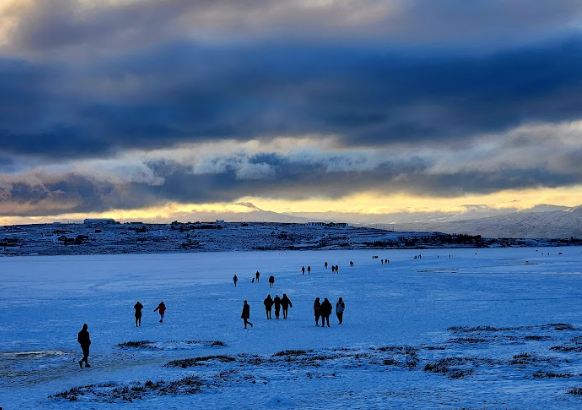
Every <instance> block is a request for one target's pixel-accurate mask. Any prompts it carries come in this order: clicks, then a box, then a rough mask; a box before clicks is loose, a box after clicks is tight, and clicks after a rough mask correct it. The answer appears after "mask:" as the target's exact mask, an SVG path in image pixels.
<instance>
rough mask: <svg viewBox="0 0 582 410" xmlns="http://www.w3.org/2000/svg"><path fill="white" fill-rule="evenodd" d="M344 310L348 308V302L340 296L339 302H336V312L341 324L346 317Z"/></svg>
mask: <svg viewBox="0 0 582 410" xmlns="http://www.w3.org/2000/svg"><path fill="white" fill-rule="evenodd" d="M344 310H346V304H345V303H344V301H343V300H342V298H339V300H338V301H337V303H336V304H335V314H336V316H337V320H339V324H340V325H341V324H342V322H343V319H344Z"/></svg>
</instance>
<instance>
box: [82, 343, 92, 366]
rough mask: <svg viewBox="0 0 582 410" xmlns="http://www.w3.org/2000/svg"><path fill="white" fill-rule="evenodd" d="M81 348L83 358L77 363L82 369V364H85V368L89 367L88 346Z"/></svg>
mask: <svg viewBox="0 0 582 410" xmlns="http://www.w3.org/2000/svg"><path fill="white" fill-rule="evenodd" d="M81 348H82V349H83V358H82V359H81V360H80V361H79V365H81V367H83V365H82V362H85V367H91V366H90V365H89V362H88V360H89V346H81Z"/></svg>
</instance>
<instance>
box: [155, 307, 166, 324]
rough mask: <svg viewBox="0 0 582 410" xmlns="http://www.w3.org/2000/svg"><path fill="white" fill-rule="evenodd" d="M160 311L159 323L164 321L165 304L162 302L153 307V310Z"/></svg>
mask: <svg viewBox="0 0 582 410" xmlns="http://www.w3.org/2000/svg"><path fill="white" fill-rule="evenodd" d="M157 311H159V312H160V323H164V313H166V305H165V304H164V302H160V304H159V305H158V307H157V308H155V309H154V312H157Z"/></svg>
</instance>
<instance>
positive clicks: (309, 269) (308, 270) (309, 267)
mask: <svg viewBox="0 0 582 410" xmlns="http://www.w3.org/2000/svg"><path fill="white" fill-rule="evenodd" d="M307 274H308V275H311V266H308V267H307Z"/></svg>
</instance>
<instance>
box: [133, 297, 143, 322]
mask: <svg viewBox="0 0 582 410" xmlns="http://www.w3.org/2000/svg"><path fill="white" fill-rule="evenodd" d="M133 308H134V309H135V327H139V326H141V310H142V309H143V305H142V304H141V303H139V301H138V302H137V303H136V304H135V305H134V306H133Z"/></svg>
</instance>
